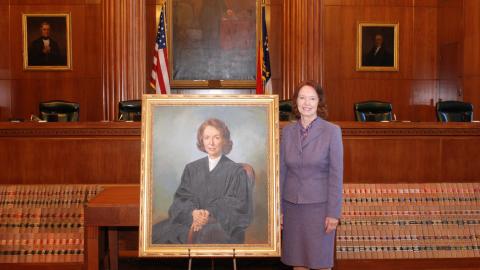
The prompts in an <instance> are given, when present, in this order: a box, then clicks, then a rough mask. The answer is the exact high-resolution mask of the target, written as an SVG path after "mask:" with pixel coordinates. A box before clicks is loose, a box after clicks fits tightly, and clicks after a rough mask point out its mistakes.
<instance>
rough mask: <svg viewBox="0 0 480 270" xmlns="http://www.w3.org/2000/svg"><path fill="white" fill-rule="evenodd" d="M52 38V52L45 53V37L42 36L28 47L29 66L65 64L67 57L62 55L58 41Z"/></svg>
mask: <svg viewBox="0 0 480 270" xmlns="http://www.w3.org/2000/svg"><path fill="white" fill-rule="evenodd" d="M48 39H50V53H47V54H45V53H43V48H44V45H43V38H42V37H40V38H38V39H36V40H34V41H33V42H32V44H30V47H29V48H28V65H29V66H65V65H67V61H66V59H65V58H64V57H63V56H62V53H61V51H60V47H59V46H58V43H57V42H56V41H55V40H53V39H51V38H48Z"/></svg>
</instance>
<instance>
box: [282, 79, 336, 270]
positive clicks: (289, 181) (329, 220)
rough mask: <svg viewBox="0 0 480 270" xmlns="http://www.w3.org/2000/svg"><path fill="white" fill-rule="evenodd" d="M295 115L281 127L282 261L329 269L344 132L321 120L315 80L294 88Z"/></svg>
mask: <svg viewBox="0 0 480 270" xmlns="http://www.w3.org/2000/svg"><path fill="white" fill-rule="evenodd" d="M293 111H294V113H295V115H296V116H297V118H299V121H297V122H296V123H293V124H290V125H288V126H286V127H285V128H283V131H282V142H281V147H280V182H281V183H280V184H281V196H282V213H283V245H282V262H283V263H285V264H287V265H291V266H293V268H294V269H295V270H300V269H329V268H331V267H332V266H333V256H334V250H333V249H334V242H335V229H336V227H337V225H338V219H339V218H340V214H341V206H342V182H343V180H342V179H343V145H342V133H341V130H340V127H338V126H336V125H334V124H332V123H329V122H327V121H325V120H324V118H325V117H326V116H327V107H326V104H325V97H324V92H323V89H322V88H321V87H320V85H319V84H317V83H315V82H313V81H306V82H304V83H302V84H300V85H299V86H298V87H297V89H296V90H295V93H294V96H293Z"/></svg>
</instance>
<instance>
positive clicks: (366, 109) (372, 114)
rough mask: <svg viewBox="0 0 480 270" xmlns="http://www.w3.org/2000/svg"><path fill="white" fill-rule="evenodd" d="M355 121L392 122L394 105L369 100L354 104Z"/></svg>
mask: <svg viewBox="0 0 480 270" xmlns="http://www.w3.org/2000/svg"><path fill="white" fill-rule="evenodd" d="M353 110H354V112H355V120H356V121H359V122H379V121H392V120H393V112H392V104H391V103H389V102H384V101H376V100H369V101H363V102H359V103H355V104H354V108H353Z"/></svg>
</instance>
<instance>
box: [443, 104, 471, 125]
mask: <svg viewBox="0 0 480 270" xmlns="http://www.w3.org/2000/svg"><path fill="white" fill-rule="evenodd" d="M436 108H437V119H438V121H440V122H471V121H472V120H473V105H472V104H471V103H468V102H462V101H455V100H447V101H439V102H437V106H436Z"/></svg>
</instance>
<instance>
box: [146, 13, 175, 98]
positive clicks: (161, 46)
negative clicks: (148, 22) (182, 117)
mask: <svg viewBox="0 0 480 270" xmlns="http://www.w3.org/2000/svg"><path fill="white" fill-rule="evenodd" d="M150 85H151V86H152V87H153V88H155V92H156V93H157V94H170V77H169V75H168V52H167V37H166V32H165V5H163V6H162V10H161V11H160V22H159V23H158V31H157V39H156V42H155V50H154V52H153V67H152V76H151V79H150Z"/></svg>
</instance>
